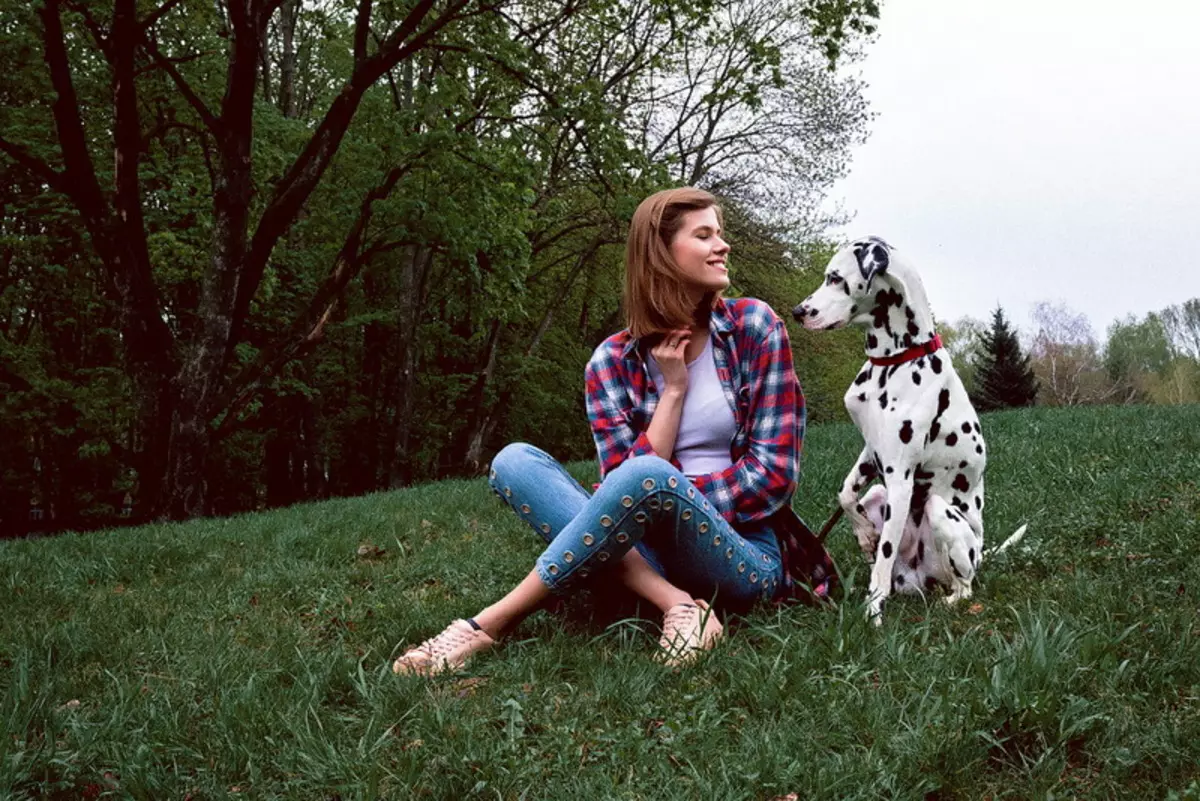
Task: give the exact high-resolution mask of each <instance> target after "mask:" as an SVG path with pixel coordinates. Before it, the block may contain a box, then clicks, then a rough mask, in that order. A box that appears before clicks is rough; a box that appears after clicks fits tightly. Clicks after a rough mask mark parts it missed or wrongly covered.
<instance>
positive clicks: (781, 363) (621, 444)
mask: <svg viewBox="0 0 1200 801" xmlns="http://www.w3.org/2000/svg"><path fill="white" fill-rule="evenodd" d="M709 331H710V335H711V336H712V340H713V356H714V359H715V361H716V364H717V376H718V377H719V378H720V380H721V387H722V389H723V390H724V391H725V398H726V399H727V400H728V401H729V406H730V408H732V409H733V415H734V420H735V422H736V423H737V433H735V434H734V437H733V442H732V443H731V444H730V449H729V450H730V458H731V459H732V461H733V464H732V465H731V466H729V467H727V468H726V469H724V470H722V471H720V472H716V473H709V474H707V475H702V476H697V477H694V478H692V483H693V484H695V485H696V488H697V489H699V490H700V491H701V492H703V493H704V495H705V497H706V498H708V500H709V502H711V503H712V504H713V506H714V507H715V508H716V509H717V511H719V512H720V513H721V516H722V517H724V518H725V519H726V520H727V521H729V523H730V524H731V525H734V526H735V527H742V526H745V525H747V524H749V523H752V522H756V521H761V520H763V519H765V518H767V517H769V516H770V515H771V514H773V513H774V512H776V511H778V510H779V509H781V508H783V507H785V506H787V505H788V504H789V503H790V502H791V497H792V493H793V492H795V491H796V482H797V481H798V480H799V477H800V450H801V445H802V443H803V441H804V420H805V412H804V395H803V394H802V393H801V391H800V383H799V381H797V380H796V372H795V369H794V368H793V367H792V349H791V344H790V342H789V340H788V333H787V327H786V325H785V324H784V322H783V320H782V319H780V318H779V316H778V315H777V314H775V312H774V311H773V310H772V309H771V307H770V306H768V305H767V304H766V303H764V302H763V301H761V300H755V299H754V298H739V299H737V300H719V301H717V303H716V306H715V307H714V308H713V312H712V318H711V320H710V322H709ZM642 350H643V348H641V347H639V341H638V340H636V339H634V338H633V337H632V336H631V335H630V333H629V330H628V329H626V330H624V331H621V332H620V333H617V334H613V335H612V336H610V337H609V338H608V339H606V340H604V342H602V343H601V344H600V346H599V347H598V348H596V351H595V353H593V354H592V358H591V360H590V361H589V362H588V366H587V370H586V371H585V373H584V379H585V382H586V385H587V388H586V393H587V395H586V402H587V413H588V420H589V422H590V423H591V426H592V437H593V438H594V439H595V440H596V451H597V453H598V454H599V459H600V477H601V480H603V478H604V477H605V476H607V475H608V474H609V472H611V471H612V470H613V469H614V468H616V467H617V466H618V465H620V464H621V463H622V462H624V461H625V460H626V459H628V458H629V457H631V456H640V455H642V454H647V453H651V454H652V453H654V448H653V447H652V446H651V444H650V440H649V438H647V436H646V429H648V428H649V427H650V420H651V419H652V418H653V417H654V410H655V408H657V406H658V395H657V392H656V390H655V386H654V381H653V380H652V379H651V378H650V374H649V372H648V370H647V368H646V361H645V354H643V353H642ZM658 455H659V456H662V454H658ZM671 463H672V464H674V465H675V466H676V467H679V462H678V460H676V459H675V458H674V457H673V456H672V457H671Z"/></svg>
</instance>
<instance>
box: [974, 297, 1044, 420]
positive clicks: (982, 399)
mask: <svg viewBox="0 0 1200 801" xmlns="http://www.w3.org/2000/svg"><path fill="white" fill-rule="evenodd" d="M975 386H976V388H977V389H976V394H975V396H974V397H973V398H972V399H971V400H972V402H973V403H974V404H975V406H976V408H978V409H979V410H980V411H992V410H994V409H1006V408H1009V407H1019V406H1032V405H1033V402H1034V400H1035V399H1036V398H1037V393H1038V384H1037V379H1036V378H1034V375H1033V369H1032V368H1031V367H1030V366H1029V357H1028V356H1027V355H1025V354H1024V353H1022V352H1021V343H1020V342H1018V341H1017V335H1016V332H1015V331H1013V330H1012V329H1011V328H1009V325H1008V320H1006V319H1005V317H1004V309H1002V308H1000V307H999V306H997V307H996V311H994V312H993V313H992V327H991V329H990V330H989V331H988V332H987V333H986V334H984V335H983V355H982V358H981V359H980V362H979V367H978V369H977V370H976V374H975Z"/></svg>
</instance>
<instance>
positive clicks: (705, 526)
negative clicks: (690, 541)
mask: <svg viewBox="0 0 1200 801" xmlns="http://www.w3.org/2000/svg"><path fill="white" fill-rule="evenodd" d="M697 528H699V529H700V533H701V534H707V533H708V523H701V524H700V525H699V526H697Z"/></svg>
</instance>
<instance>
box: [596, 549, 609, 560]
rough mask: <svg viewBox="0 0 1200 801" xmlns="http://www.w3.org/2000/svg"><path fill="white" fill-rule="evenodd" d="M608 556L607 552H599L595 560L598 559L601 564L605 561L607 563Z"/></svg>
mask: <svg viewBox="0 0 1200 801" xmlns="http://www.w3.org/2000/svg"><path fill="white" fill-rule="evenodd" d="M608 555H609V554H608V551H601V552H600V556H599V557H597V558H598V559H599V560H600V561H601V562H607V561H608Z"/></svg>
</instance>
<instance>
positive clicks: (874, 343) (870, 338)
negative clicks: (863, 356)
mask: <svg viewBox="0 0 1200 801" xmlns="http://www.w3.org/2000/svg"><path fill="white" fill-rule="evenodd" d="M877 347H879V339H878V338H877V337H876V336H875V335H874V334H867V348H868V349H870V350H875V348H877Z"/></svg>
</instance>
